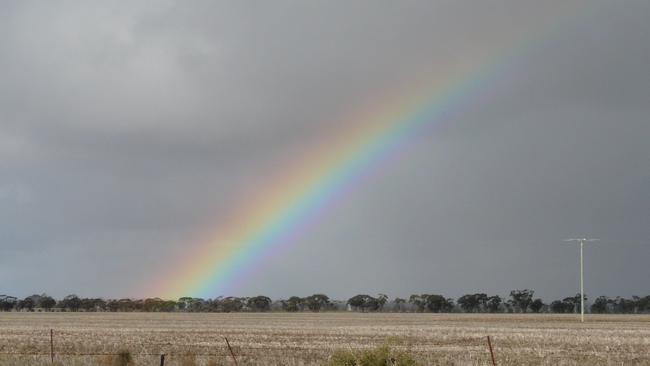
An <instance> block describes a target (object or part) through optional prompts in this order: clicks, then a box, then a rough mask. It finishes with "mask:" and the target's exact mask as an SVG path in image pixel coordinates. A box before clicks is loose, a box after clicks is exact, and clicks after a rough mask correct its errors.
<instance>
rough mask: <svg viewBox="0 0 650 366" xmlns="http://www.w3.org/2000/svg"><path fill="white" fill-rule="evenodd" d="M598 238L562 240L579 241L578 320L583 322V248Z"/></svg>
mask: <svg viewBox="0 0 650 366" xmlns="http://www.w3.org/2000/svg"><path fill="white" fill-rule="evenodd" d="M598 240H600V239H587V238H581V239H566V240H564V241H575V242H579V243H580V322H582V323H584V322H585V280H584V260H583V258H584V256H583V248H584V245H585V243H588V242H592V241H598Z"/></svg>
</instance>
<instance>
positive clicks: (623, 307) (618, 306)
mask: <svg viewBox="0 0 650 366" xmlns="http://www.w3.org/2000/svg"><path fill="white" fill-rule="evenodd" d="M613 304H614V309H615V311H616V312H617V313H619V314H633V313H634V312H635V311H636V310H637V301H635V299H634V298H632V299H626V298H624V297H620V296H618V297H616V300H614V301H613Z"/></svg>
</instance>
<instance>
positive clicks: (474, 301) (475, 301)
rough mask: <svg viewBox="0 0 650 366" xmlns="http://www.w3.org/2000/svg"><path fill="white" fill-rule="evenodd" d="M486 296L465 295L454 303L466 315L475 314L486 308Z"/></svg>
mask: <svg viewBox="0 0 650 366" xmlns="http://www.w3.org/2000/svg"><path fill="white" fill-rule="evenodd" d="M487 301H488V296H487V295H486V294H467V295H463V296H461V297H459V298H458V300H457V301H456V302H457V303H458V305H459V306H460V308H461V309H463V311H465V312H466V313H475V312H479V311H481V309H484V308H485V307H486V304H487Z"/></svg>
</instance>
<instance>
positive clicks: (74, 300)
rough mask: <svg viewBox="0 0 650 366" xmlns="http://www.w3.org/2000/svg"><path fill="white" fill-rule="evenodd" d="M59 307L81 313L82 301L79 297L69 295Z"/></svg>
mask: <svg viewBox="0 0 650 366" xmlns="http://www.w3.org/2000/svg"><path fill="white" fill-rule="evenodd" d="M59 305H60V307H61V308H62V309H64V310H70V311H79V308H81V299H80V298H79V296H77V295H68V296H66V297H64V298H63V300H61V303H60V304H59Z"/></svg>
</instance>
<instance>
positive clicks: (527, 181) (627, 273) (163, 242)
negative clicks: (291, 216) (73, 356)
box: [0, 0, 650, 299]
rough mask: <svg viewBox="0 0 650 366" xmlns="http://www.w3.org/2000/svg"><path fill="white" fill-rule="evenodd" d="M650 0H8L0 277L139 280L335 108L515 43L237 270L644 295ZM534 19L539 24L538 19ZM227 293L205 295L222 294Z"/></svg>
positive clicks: (122, 284)
mask: <svg viewBox="0 0 650 366" xmlns="http://www.w3.org/2000/svg"><path fill="white" fill-rule="evenodd" d="M648 16H650V4H649V3H648V2H647V1H629V2H626V5H625V6H620V5H619V4H615V3H611V2H600V1H575V2H566V1H548V2H543V3H541V2H535V1H514V0H513V1H505V0H504V1H497V0H494V1H486V2H483V1H481V2H470V1H463V2H459V1H400V2H389V1H385V2H384V1H355V2H343V1H339V2H325V1H323V2H301V1H295V2H292V1H274V2H260V3H253V2H235V1H233V2H212V1H194V2H185V1H156V2H153V1H152V2H149V1H133V2H129V3H128V4H126V3H110V2H102V3H101V4H96V3H90V2H77V1H61V2H30V1H5V2H3V3H2V4H1V5H0V293H8V294H13V295H18V296H25V295H29V294H32V293H40V292H44V291H46V292H49V293H51V294H52V295H56V296H62V295H66V294H68V293H70V292H76V293H78V294H79V295H83V296H129V295H131V296H137V295H138V294H135V293H131V292H130V291H132V287H131V284H133V283H146V281H148V280H151V279H153V278H155V276H156V273H158V272H163V273H168V271H169V270H170V269H171V268H174V267H175V266H176V263H175V262H174V258H175V257H176V255H178V254H179V253H183V252H185V251H191V250H193V248H194V247H195V246H197V245H199V240H198V239H199V238H200V237H202V236H203V235H209V234H210V233H212V232H213V231H214V230H215V227H217V226H218V225H219V222H220V221H221V220H225V219H227V217H228V216H229V214H230V213H231V211H232V209H233V208H234V207H237V205H239V204H240V203H241V202H243V201H245V200H247V199H249V196H247V195H246V192H256V191H263V190H264V187H265V184H266V182H267V180H268V179H269V176H271V175H274V174H277V173H278V172H282V171H283V169H285V167H286V165H287V164H288V163H289V162H291V161H295V160H296V159H297V157H299V156H300V155H301V154H302V153H303V152H304V151H308V150H309V146H310V144H312V143H313V142H314V141H319V140H320V139H322V138H323V136H327V135H328V134H329V133H332V132H335V131H338V130H340V129H341V128H342V127H343V128H344V126H341V125H340V124H341V122H340V121H341V116H345V115H349V114H350V113H352V112H354V111H355V110H356V109H358V108H359V107H360V106H361V105H363V104H364V103H368V102H372V101H373V100H374V98H379V97H380V96H381V95H383V94H384V93H381V92H378V91H383V90H385V91H390V90H391V89H394V88H396V85H408V84H410V83H413V84H416V83H417V82H419V81H421V77H422V72H423V70H428V71H431V70H435V71H436V72H439V73H443V74H444V73H445V72H446V70H447V69H448V68H450V65H457V64H461V63H464V62H467V61H468V60H469V61H471V60H470V59H471V58H472V57H477V55H481V54H486V55H487V54H489V53H490V51H491V50H494V49H502V48H504V47H507V46H508V45H509V44H510V43H511V40H513V39H517V38H519V37H520V36H522V37H524V38H526V39H529V41H528V43H527V46H529V48H530V50H528V51H526V52H524V53H522V55H521V56H519V57H518V58H516V59H513V60H510V62H511V63H512V65H511V66H509V67H508V68H506V69H505V70H503V71H501V73H502V76H501V77H498V78H497V79H496V80H494V81H492V82H491V83H490V84H489V85H483V86H481V87H480V90H479V91H477V93H476V95H475V96H474V97H471V98H468V99H467V100H464V101H463V103H464V105H462V106H460V107H459V108H458V110H457V111H456V113H454V114H453V116H452V117H450V118H449V119H448V120H444V121H440V123H438V125H436V126H434V127H432V128H430V129H428V130H427V131H426V132H423V134H422V135H421V136H418V137H417V138H416V139H414V140H413V143H412V144H411V145H410V146H408V148H407V149H406V150H405V151H403V153H402V154H401V155H400V157H399V158H397V159H395V160H393V161H391V163H390V164H386V165H385V166H382V167H381V169H379V170H378V173H376V174H375V175H373V176H372V177H370V178H369V179H367V180H366V181H365V183H364V186H363V189H358V190H355V191H354V192H352V193H351V194H349V195H348V196H346V197H345V199H344V200H342V201H340V202H338V203H337V204H336V205H335V207H333V208H332V209H331V210H330V211H328V213H327V214H326V215H325V216H324V217H323V218H322V220H321V221H320V222H319V223H318V225H316V226H315V227H313V228H312V229H311V230H309V232H307V233H305V234H304V235H303V236H301V237H300V238H299V240H298V241H297V242H295V243H293V244H292V245H290V246H289V247H288V248H285V249H283V250H281V251H279V252H277V253H275V254H274V255H272V256H270V257H268V258H265V259H264V260H263V261H261V262H260V263H258V264H256V265H259V266H260V268H259V269H257V271H256V272H255V273H256V275H255V276H253V277H252V278H251V279H250V280H249V281H248V282H247V283H246V284H245V286H244V287H242V288H241V289H238V291H240V293H237V294H232V295H255V294H258V293H264V294H266V295H269V296H273V297H285V296H289V295H294V294H297V295H307V294H311V293H314V292H324V293H327V294H329V295H330V296H333V297H340V298H347V297H349V296H352V295H354V294H356V293H358V292H369V293H377V292H384V293H388V294H390V295H392V296H396V295H399V296H406V295H408V294H410V293H414V292H436V293H444V294H446V295H448V296H452V297H455V296H458V295H461V294H463V293H465V292H472V291H479V290H480V291H486V292H490V293H501V294H506V293H507V292H508V291H509V290H510V289H513V288H524V287H526V288H533V289H535V290H537V293H538V294H539V295H540V296H542V297H544V298H546V299H551V298H553V297H564V296H569V295H571V294H574V293H575V292H576V289H577V274H578V272H577V267H576V263H577V248H576V247H574V246H570V245H567V244H565V243H563V242H562V240H563V239H565V238H568V237H574V236H585V235H587V236H592V237H597V238H600V239H601V242H599V243H598V244H596V245H594V246H593V247H589V248H588V250H587V252H586V261H587V267H586V275H587V279H588V280H587V283H586V292H587V294H589V295H590V296H597V295H601V294H603V295H610V296H615V295H626V296H629V295H632V294H647V293H648V290H649V289H648V286H647V278H649V277H650V266H648V265H647V260H648V259H649V258H650V142H649V141H650V122H649V121H650V117H649V116H650V69H649V65H650V42H648V40H649V39H650V23H649V22H647V19H648ZM549 28H550V29H549ZM217 295H221V294H215V296H217Z"/></svg>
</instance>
